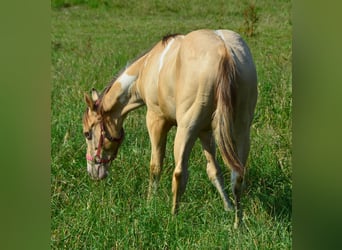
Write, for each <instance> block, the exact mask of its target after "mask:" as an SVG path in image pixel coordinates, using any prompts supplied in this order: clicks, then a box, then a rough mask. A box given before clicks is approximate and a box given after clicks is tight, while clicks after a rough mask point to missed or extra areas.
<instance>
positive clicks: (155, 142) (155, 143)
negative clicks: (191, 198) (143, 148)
mask: <svg viewBox="0 0 342 250" xmlns="http://www.w3.org/2000/svg"><path fill="white" fill-rule="evenodd" d="M146 124H147V129H148V133H149V136H150V140H151V161H150V183H149V188H148V195H147V198H148V199H151V197H152V195H153V194H154V193H155V192H156V190H157V186H158V183H159V180H160V175H161V170H162V165H163V160H164V157H165V148H166V139H167V133H168V131H169V130H170V128H171V125H170V124H169V123H168V122H167V121H166V120H165V119H163V118H162V117H160V116H158V115H156V114H155V113H154V112H152V111H147V116H146Z"/></svg>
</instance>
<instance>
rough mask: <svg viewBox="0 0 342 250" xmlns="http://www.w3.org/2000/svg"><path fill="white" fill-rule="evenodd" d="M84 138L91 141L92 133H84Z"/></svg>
mask: <svg viewBox="0 0 342 250" xmlns="http://www.w3.org/2000/svg"><path fill="white" fill-rule="evenodd" d="M84 136H85V137H86V138H87V139H88V140H91V132H90V131H89V132H84Z"/></svg>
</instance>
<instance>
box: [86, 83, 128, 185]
mask: <svg viewBox="0 0 342 250" xmlns="http://www.w3.org/2000/svg"><path fill="white" fill-rule="evenodd" d="M85 101H86V103H87V106H88V107H87V109H86V111H85V113H84V115H83V134H84V136H85V138H86V142H87V154H86V159H87V170H88V173H89V174H90V176H91V177H92V178H93V179H96V180H101V179H104V178H105V177H106V176H107V175H108V170H109V166H110V164H111V162H112V161H113V160H114V159H115V157H116V155H117V152H118V149H119V147H120V145H121V143H122V141H123V138H124V130H123V128H122V119H120V118H113V117H112V116H111V113H110V112H102V111H101V105H100V98H99V95H98V93H97V91H96V90H95V89H93V90H92V94H91V97H90V96H89V95H88V94H85Z"/></svg>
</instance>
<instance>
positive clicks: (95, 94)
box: [91, 88, 99, 102]
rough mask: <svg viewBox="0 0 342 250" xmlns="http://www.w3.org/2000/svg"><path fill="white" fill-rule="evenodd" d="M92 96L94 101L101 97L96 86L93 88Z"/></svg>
mask: <svg viewBox="0 0 342 250" xmlns="http://www.w3.org/2000/svg"><path fill="white" fill-rule="evenodd" d="M91 98H92V99H93V102H96V101H97V100H98V99H99V93H98V92H97V90H96V89H94V88H92V90H91Z"/></svg>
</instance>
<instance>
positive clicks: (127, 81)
mask: <svg viewBox="0 0 342 250" xmlns="http://www.w3.org/2000/svg"><path fill="white" fill-rule="evenodd" d="M136 79H137V76H131V75H128V74H126V73H123V74H122V75H121V76H120V77H119V79H118V80H117V81H118V82H119V83H121V87H122V89H123V90H124V91H125V92H127V91H128V90H129V88H130V87H131V86H132V84H133V83H134V81H135V80H136Z"/></svg>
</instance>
